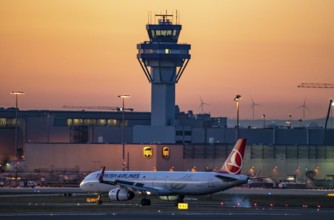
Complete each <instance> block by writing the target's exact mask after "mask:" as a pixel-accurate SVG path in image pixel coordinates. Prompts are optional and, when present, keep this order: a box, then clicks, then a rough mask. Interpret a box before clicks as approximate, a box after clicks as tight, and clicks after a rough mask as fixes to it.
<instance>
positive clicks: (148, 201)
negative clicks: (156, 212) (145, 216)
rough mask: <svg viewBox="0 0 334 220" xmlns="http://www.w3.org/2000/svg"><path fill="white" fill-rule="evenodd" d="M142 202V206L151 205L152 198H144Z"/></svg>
mask: <svg viewBox="0 0 334 220" xmlns="http://www.w3.org/2000/svg"><path fill="white" fill-rule="evenodd" d="M140 204H141V205H142V206H150V205H151V200H150V199H146V198H143V199H142V200H141V202H140Z"/></svg>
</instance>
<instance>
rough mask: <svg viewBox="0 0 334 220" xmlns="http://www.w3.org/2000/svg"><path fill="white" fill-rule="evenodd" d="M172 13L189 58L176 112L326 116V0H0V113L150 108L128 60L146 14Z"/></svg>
mask: <svg viewBox="0 0 334 220" xmlns="http://www.w3.org/2000/svg"><path fill="white" fill-rule="evenodd" d="M165 10H168V11H170V12H172V11H174V12H175V10H178V11H179V12H180V13H181V16H180V18H179V20H180V22H181V24H182V25H183V27H182V28H183V29H182V32H181V36H180V42H181V43H190V44H191V45H192V49H191V51H190V52H191V55H192V59H191V61H190V62H189V64H188V67H187V69H186V70H185V72H184V74H183V76H182V78H181V80H180V81H179V83H178V84H177V86H176V102H177V104H178V105H179V106H180V108H181V110H182V111H188V110H190V109H192V110H193V111H194V112H195V113H200V112H201V109H200V108H199V105H200V97H202V99H203V101H204V102H206V103H208V104H210V105H206V106H205V107H204V111H205V112H211V114H212V115H214V116H227V117H230V118H235V115H236V111H235V103H234V102H233V101H232V100H233V98H234V96H235V94H236V93H240V94H241V95H242V97H243V99H242V101H241V103H240V118H241V119H251V118H252V110H251V98H253V100H254V101H255V102H256V103H258V104H260V105H261V106H257V107H256V111H255V117H256V118H260V115H262V114H264V113H265V114H266V115H267V118H268V119H269V118H272V119H286V118H288V115H290V114H291V115H292V116H293V119H299V118H301V117H302V109H300V108H298V107H299V106H301V105H302V104H303V102H304V100H305V99H306V105H307V106H308V108H309V111H306V117H307V118H317V117H324V116H325V114H326V112H327V106H328V100H329V98H333V96H334V89H300V88H297V85H298V84H300V83H302V82H327V83H334V77H333V74H334V22H333V21H334V13H333V11H334V1H332V0H243V1H242V0H230V1H229V0H206V1H197V0H182V1H180V0H169V1H163V0H154V1H153V0H141V1H136V0H124V1H118V0H94V1H92V0H53V1H52V0H0V76H1V81H0V82H1V87H0V107H11V106H14V105H15V98H14V97H13V96H12V95H10V94H9V93H10V91H12V90H22V91H24V92H25V93H26V94H25V95H24V96H21V97H20V99H19V105H20V108H21V109H62V106H63V105H91V106H96V105H104V106H108V105H109V106H120V105H121V100H119V99H118V98H117V95H119V94H123V93H128V94H130V95H131V96H132V97H131V99H127V100H126V104H127V105H129V106H131V107H133V108H134V109H135V110H136V111H150V97H151V95H150V91H151V86H150V84H149V83H148V82H147V79H146V77H145V75H144V73H143V72H142V70H141V68H140V65H139V63H138V61H137V59H136V54H137V49H136V45H137V43H141V42H143V41H145V40H148V36H147V33H146V29H145V25H146V24H147V20H148V12H150V11H152V12H161V11H165Z"/></svg>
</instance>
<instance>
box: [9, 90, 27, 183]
mask: <svg viewBox="0 0 334 220" xmlns="http://www.w3.org/2000/svg"><path fill="white" fill-rule="evenodd" d="M10 94H11V95H15V144H14V145H15V146H14V147H15V185H16V186H17V163H18V153H17V151H18V123H17V121H18V108H19V103H18V101H19V100H18V96H19V95H23V94H24V92H22V91H12V92H10Z"/></svg>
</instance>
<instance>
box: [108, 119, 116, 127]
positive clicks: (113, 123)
mask: <svg viewBox="0 0 334 220" xmlns="http://www.w3.org/2000/svg"><path fill="white" fill-rule="evenodd" d="M116 125H117V120H116V119H108V126H116Z"/></svg>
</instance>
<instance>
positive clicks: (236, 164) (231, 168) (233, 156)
mask: <svg viewBox="0 0 334 220" xmlns="http://www.w3.org/2000/svg"><path fill="white" fill-rule="evenodd" d="M246 141H247V139H239V140H238V141H237V143H236V144H235V145H234V147H233V149H232V151H231V153H230V155H229V156H228V158H227V159H226V161H225V163H224V165H223V166H222V168H220V170H219V171H218V173H229V174H240V173H241V168H242V163H243V158H244V152H245V148H246Z"/></svg>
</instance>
